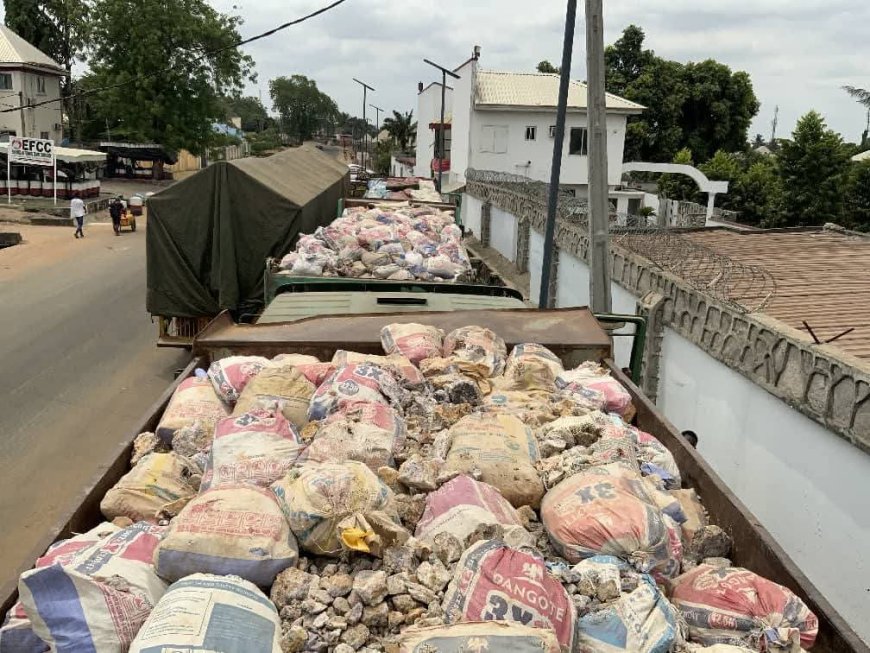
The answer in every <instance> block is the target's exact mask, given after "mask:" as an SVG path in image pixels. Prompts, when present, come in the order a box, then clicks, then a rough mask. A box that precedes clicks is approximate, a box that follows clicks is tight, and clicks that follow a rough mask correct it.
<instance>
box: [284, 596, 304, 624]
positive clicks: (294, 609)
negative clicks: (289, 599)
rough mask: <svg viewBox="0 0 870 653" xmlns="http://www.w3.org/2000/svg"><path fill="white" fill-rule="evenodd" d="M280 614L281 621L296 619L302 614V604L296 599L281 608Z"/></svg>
mask: <svg viewBox="0 0 870 653" xmlns="http://www.w3.org/2000/svg"><path fill="white" fill-rule="evenodd" d="M279 614H280V615H281V621H295V620H296V619H298V618H299V617H301V616H302V605H301V604H300V603H298V602H295V601H294V602H293V603H290V604H288V605H285V606H284V607H283V608H281V610H280V612H279Z"/></svg>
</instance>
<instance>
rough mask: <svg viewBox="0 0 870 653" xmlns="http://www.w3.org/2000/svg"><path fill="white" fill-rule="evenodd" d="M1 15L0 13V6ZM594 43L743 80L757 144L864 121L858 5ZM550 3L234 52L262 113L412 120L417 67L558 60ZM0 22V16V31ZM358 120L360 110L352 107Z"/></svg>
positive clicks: (614, 27) (334, 27)
mask: <svg viewBox="0 0 870 653" xmlns="http://www.w3.org/2000/svg"><path fill="white" fill-rule="evenodd" d="M0 1H2V0H0ZM207 1H208V2H209V3H210V4H211V5H212V6H213V7H214V8H215V9H218V10H219V11H222V12H225V13H233V14H236V15H240V16H242V17H243V18H244V21H245V23H244V24H243V25H242V28H241V33H242V36H243V37H248V36H251V35H254V34H257V33H259V32H262V31H265V30H267V29H271V28H273V27H275V26H277V25H279V24H281V23H284V22H287V21H289V20H293V19H295V18H298V17H300V16H303V15H305V14H307V13H309V12H311V11H313V10H315V9H318V8H320V7H322V6H324V5H326V4H329V0H207ZM578 5H579V7H578V19H577V26H576V35H575V39H574V58H573V62H572V77H573V78H575V79H585V78H586V46H585V22H584V18H583V12H584V3H583V2H578ZM604 5H605V9H604V26H605V43H612V42H613V41H614V40H616V39H617V38H619V35H620V34H621V32H622V30H623V29H624V28H625V27H626V26H627V25H630V24H632V23H634V24H636V25H639V26H640V27H642V28H643V29H644V31H645V32H646V47H647V48H650V49H652V50H654V51H655V52H656V54H658V55H659V56H661V57H665V58H667V59H674V60H677V61H682V62H687V61H702V60H704V59H709V58H712V59H716V60H717V61H720V62H722V63H725V64H727V65H729V66H730V67H731V68H732V69H733V70H745V71H747V72H748V73H749V74H750V75H751V78H752V83H753V86H754V88H755V94H756V96H757V97H758V99H759V101H760V102H761V109H760V111H759V113H758V115H757V116H756V118H755V120H754V121H753V124H752V128H751V130H750V134H749V137H750V139H751V138H753V136H754V135H755V134H756V133H761V134H763V135H764V136H765V138H767V137H769V136H770V133H771V121H772V119H773V116H774V110H775V107H776V106H779V126H778V128H777V136H788V135H789V134H790V133H791V131H792V130H793V129H794V125H795V123H796V121H797V119H798V118H799V117H800V116H802V115H803V114H804V113H806V112H807V111H809V110H810V109H816V110H817V111H819V112H820V113H821V114H822V115H823V116H824V117H825V119H826V120H827V121H828V125H829V126H830V127H831V128H833V129H835V130H836V131H838V132H839V133H841V134H842V135H843V137H844V138H845V139H846V140H848V141H859V140H860V138H861V132H862V131H863V130H864V128H865V126H866V122H867V112H866V109H864V108H863V107H862V106H861V105H859V104H858V103H857V102H855V101H854V100H853V99H851V98H850V97H849V96H848V95H847V94H846V93H845V92H844V91H843V90H841V87H842V86H844V85H850V86H858V87H860V88H867V89H870V38H868V35H867V26H868V25H870V2H867V0H667V1H666V0H646V1H645V2H636V1H631V0H606V1H605V2H604ZM565 7H566V2H565V1H564V0H558V1H554V0H538V2H528V1H521V0H440V2H437V3H436V2H433V1H432V0H347V1H346V2H345V3H344V4H343V5H339V6H338V7H336V8H335V9H333V10H331V11H329V12H327V13H326V14H323V15H321V16H319V17H317V18H314V19H312V20H309V21H307V22H305V23H302V24H301V25H299V26H295V27H291V28H289V29H287V30H285V31H283V32H279V33H278V34H276V35H274V36H271V37H269V38H267V39H264V40H261V41H259V42H257V43H254V44H251V45H250V46H246V48H245V49H246V52H247V53H248V54H250V55H251V56H252V57H253V58H254V60H255V61H256V66H257V73H258V81H257V83H256V84H252V85H250V86H249V89H248V92H249V93H250V94H251V95H258V94H259V93H262V97H263V101H264V103H266V104H267V106H268V105H270V104H271V103H270V100H269V79H272V78H274V77H277V76H279V75H288V76H289V75H292V74H295V73H298V74H303V75H306V76H308V77H310V78H312V79H314V80H315V81H316V82H317V84H318V86H319V87H320V88H321V90H323V91H325V92H326V93H328V94H329V95H330V96H332V97H333V98H334V99H335V100H336V102H337V103H338V105H339V107H340V108H341V109H342V110H343V111H347V112H348V113H352V114H355V115H361V114H362V88H361V87H360V86H359V85H357V84H355V83H354V82H353V81H352V78H354V77H356V78H358V79H361V80H363V81H365V82H366V83H368V84H369V85H370V86H373V87H374V88H375V93H373V94H371V95H370V96H369V102H370V103H371V104H375V105H377V106H380V107H382V108H383V109H385V110H386V111H387V112H390V111H392V110H394V109H395V110H400V111H407V110H411V109H415V110H416V105H417V99H416V96H417V82H420V81H422V82H424V83H425V84H428V83H429V82H432V81H435V80H436V79H439V78H440V75H439V74H438V72H437V71H436V70H435V69H434V68H431V67H430V66H428V65H426V64H425V63H423V58H424V57H426V58H428V59H431V60H433V61H435V62H437V63H440V64H441V65H444V66H446V67H449V68H452V67H454V66H458V65H459V64H461V63H462V62H464V61H465V60H466V59H468V57H469V56H470V55H471V52H472V49H473V47H474V46H475V45H480V46H481V48H482V55H481V66H482V67H483V68H487V69H490V70H505V71H534V69H535V66H536V65H537V63H538V62H539V61H540V60H542V59H548V60H550V61H551V62H553V63H554V64H556V65H558V63H559V62H560V61H561V58H562V39H563V35H564V26H565ZM2 13H3V9H2V7H0V17H2ZM366 110H367V111H372V112H373V110H372V109H371V108H370V107H366Z"/></svg>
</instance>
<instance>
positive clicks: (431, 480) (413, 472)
mask: <svg viewBox="0 0 870 653" xmlns="http://www.w3.org/2000/svg"><path fill="white" fill-rule="evenodd" d="M440 471H441V462H440V461H439V460H437V459H434V458H428V459H425V460H424V459H423V457H422V456H420V455H419V454H414V455H413V456H411V457H410V458H408V460H406V461H405V462H403V463H402V466H401V467H399V481H400V482H401V483H402V484H403V485H405V486H407V487H409V488H411V489H414V490H424V491H432V490H434V489H436V488H437V487H438V485H437V484H436V482H435V481H436V479H437V478H438V474H439V472H440Z"/></svg>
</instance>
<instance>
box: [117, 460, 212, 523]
mask: <svg viewBox="0 0 870 653" xmlns="http://www.w3.org/2000/svg"><path fill="white" fill-rule="evenodd" d="M199 474H200V470H199V468H198V467H196V466H195V465H194V464H192V463H191V461H190V460H188V459H187V458H184V457H182V456H179V455H178V454H177V453H174V452H170V453H151V454H148V455H146V456H144V457H143V458H142V459H141V460H140V461H139V462H138V463H136V465H135V466H134V467H133V469H131V470H130V471H129V472H127V473H126V474H125V475H124V476H123V477H122V478H121V480H120V481H118V482H117V483H116V484H115V486H114V487H113V488H112V489H111V490H109V491H108V492H106V494H105V496H104V497H103V500H102V501H101V502H100V510H101V511H102V513H103V515H104V516H105V517H106V519H109V520H112V519H115V518H116V517H127V518H129V519H130V520H131V521H134V522H137V521H150V522H154V521H156V520H157V519H158V513H160V512H161V510H163V509H164V508H165V507H166V506H168V505H169V504H173V505H174V508H176V509H180V508H181V506H182V505H183V504H184V503H185V502H186V501H189V500H190V499H192V498H193V497H194V496H195V495H196V493H197V492H198V491H199V483H198V482H197V481H196V480H194V479H197V478H198V477H199Z"/></svg>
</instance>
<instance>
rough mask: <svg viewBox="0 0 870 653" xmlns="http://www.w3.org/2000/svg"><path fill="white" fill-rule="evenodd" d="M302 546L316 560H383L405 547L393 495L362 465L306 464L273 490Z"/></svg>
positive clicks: (405, 534)
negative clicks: (391, 549)
mask: <svg viewBox="0 0 870 653" xmlns="http://www.w3.org/2000/svg"><path fill="white" fill-rule="evenodd" d="M272 491H273V492H274V494H275V496H276V497H277V498H278V502H279V504H280V506H281V510H282V511H283V513H284V515H285V516H286V519H287V522H288V523H289V525H290V528H291V529H292V530H293V533H295V534H296V537H297V538H298V539H299V545H300V546H301V547H302V548H303V549H305V550H306V551H309V552H311V553H314V554H315V555H321V556H338V555H340V554H341V553H342V551H362V552H365V553H372V554H374V555H379V554H380V552H381V551H382V550H383V549H384V548H386V547H388V546H392V545H394V544H402V543H404V542H405V541H406V540H407V539H408V537H409V535H410V534H409V533H408V532H407V531H406V530H405V529H404V528H403V527H402V526H401V525H400V521H399V515H398V513H397V511H396V505H395V499H394V496H393V492H392V491H391V490H390V489H389V488H388V487H387V486H386V485H384V484H383V483H382V482H381V480H380V479H379V478H378V477H377V476H376V475H375V473H374V472H372V471H371V470H370V469H369V468H368V467H366V466H365V465H364V464H363V463H359V462H353V461H347V462H343V463H314V462H307V463H305V464H304V465H302V466H301V467H298V468H295V469H293V470H291V471H290V473H289V474H287V476H286V477H285V478H283V479H282V480H280V481H278V482H276V483H275V484H273V485H272Z"/></svg>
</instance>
